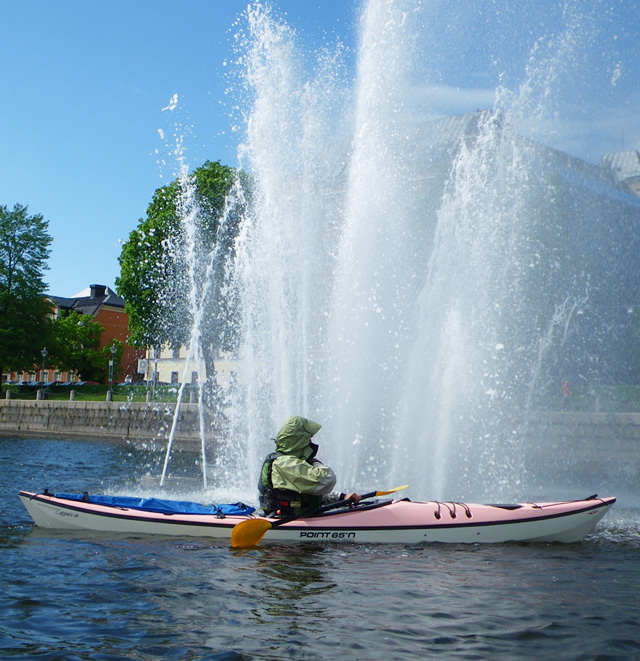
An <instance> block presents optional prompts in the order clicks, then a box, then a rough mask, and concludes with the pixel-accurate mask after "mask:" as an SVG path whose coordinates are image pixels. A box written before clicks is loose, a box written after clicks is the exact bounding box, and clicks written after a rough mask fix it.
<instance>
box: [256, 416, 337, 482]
mask: <svg viewBox="0 0 640 661" xmlns="http://www.w3.org/2000/svg"><path fill="white" fill-rule="evenodd" d="M321 428H322V425H320V424H318V423H317V422H313V421H312V420H308V419H307V418H302V417H300V416H297V415H296V416H291V417H290V418H287V420H286V421H285V423H284V424H283V425H282V427H281V429H280V431H279V432H278V435H277V436H276V452H279V453H281V455H280V456H278V457H276V458H275V459H274V460H273V463H272V465H271V483H272V485H273V488H274V489H287V490H289V491H295V492H297V493H306V494H314V495H324V494H328V493H330V492H331V490H332V489H333V487H334V486H335V484H336V476H335V473H334V472H333V471H332V470H331V468H329V466H324V465H323V464H321V463H320V462H319V461H317V460H313V463H310V460H312V459H313V457H314V455H315V453H316V451H317V446H316V445H314V444H312V443H311V438H312V436H313V435H314V434H317V433H318V431H320V429H321ZM264 470H265V468H264V467H263V471H264ZM265 477H267V476H265V475H264V474H263V475H262V480H263V484H267V483H268V481H267V480H265ZM267 479H268V478H267Z"/></svg>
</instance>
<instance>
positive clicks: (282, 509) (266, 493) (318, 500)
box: [258, 452, 322, 515]
mask: <svg viewBox="0 0 640 661" xmlns="http://www.w3.org/2000/svg"><path fill="white" fill-rule="evenodd" d="M284 454H285V453H284V452H272V453H271V454H268V455H267V456H266V458H265V460H264V462H263V463H262V469H261V470H260V478H259V479H258V491H259V492H260V507H261V508H262V509H263V511H264V513H265V514H272V513H274V512H279V513H280V514H283V515H285V514H289V515H292V514H303V513H304V512H307V511H309V510H313V509H316V508H317V507H320V506H321V505H322V496H316V495H314V494H310V493H299V492H298V491H291V490H290V489H274V487H273V482H272V480H271V471H272V469H273V462H274V461H275V460H276V459H277V458H278V457H281V456H283V455H284Z"/></svg>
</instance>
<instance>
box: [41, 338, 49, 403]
mask: <svg viewBox="0 0 640 661" xmlns="http://www.w3.org/2000/svg"><path fill="white" fill-rule="evenodd" d="M40 353H41V354H42V381H41V382H40V399H44V370H45V365H46V362H47V356H48V355H49V352H48V351H47V347H44V348H43V349H42V351H41V352H40Z"/></svg>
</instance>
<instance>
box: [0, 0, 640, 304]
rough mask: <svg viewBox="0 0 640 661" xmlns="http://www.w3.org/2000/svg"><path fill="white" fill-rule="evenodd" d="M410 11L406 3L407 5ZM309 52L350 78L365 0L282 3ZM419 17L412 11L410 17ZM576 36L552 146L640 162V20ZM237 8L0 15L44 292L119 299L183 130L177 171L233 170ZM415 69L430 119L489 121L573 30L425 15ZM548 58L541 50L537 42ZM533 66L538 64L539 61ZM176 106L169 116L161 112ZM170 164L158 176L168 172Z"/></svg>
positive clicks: (610, 14)
mask: <svg viewBox="0 0 640 661" xmlns="http://www.w3.org/2000/svg"><path fill="white" fill-rule="evenodd" d="M405 1H406V0H405ZM271 4H272V5H273V6H274V9H275V11H276V13H277V14H279V15H281V16H282V17H283V18H284V19H285V20H286V21H287V22H288V24H289V25H290V26H291V27H293V28H294V29H296V31H297V33H298V37H299V40H300V43H301V44H302V45H303V48H304V49H305V50H306V51H307V52H313V51H315V50H316V49H317V48H318V47H320V46H322V45H323V44H333V43H335V41H336V39H338V38H339V39H340V40H341V41H342V42H343V43H344V44H345V46H346V47H347V48H348V49H350V50H349V55H348V56H347V62H348V63H349V64H350V65H351V66H353V64H354V62H355V49H356V46H357V16H358V14H359V8H360V6H361V2H360V0H324V1H321V0H288V1H285V0H276V1H274V2H273V3H271ZM417 4H419V3H418V2H417V0H416V5H417ZM570 5H571V6H572V7H573V6H574V5H576V6H577V10H576V11H574V12H573V13H574V15H575V16H577V17H578V19H576V20H578V21H580V22H582V23H583V24H582V23H581V26H580V29H579V30H578V34H580V35H582V36H581V39H580V40H579V41H580V43H579V44H577V45H576V46H575V47H574V48H573V49H572V51H571V52H570V54H569V56H568V58H567V60H572V59H575V60H576V61H575V62H569V61H566V62H563V65H562V66H564V64H565V63H566V64H567V66H568V67H569V66H571V67H572V69H571V71H572V73H570V74H568V73H565V75H564V77H562V76H560V78H562V79H563V81H564V82H563V84H562V85H561V86H560V87H559V88H558V89H557V90H556V92H555V96H556V100H557V105H558V108H557V111H556V110H555V109H553V108H552V109H551V112H550V113H549V114H550V118H549V119H548V120H547V123H546V124H545V131H546V137H547V141H548V142H550V143H553V144H554V146H557V147H558V148H561V149H563V150H565V151H568V152H570V153H572V154H574V155H576V156H579V157H581V158H585V159H587V160H591V161H594V162H597V160H598V159H599V158H600V157H601V156H602V155H603V154H604V153H606V152H607V151H616V150H620V149H623V148H625V149H631V148H633V149H638V148H640V116H639V113H638V108H639V107H640V48H638V43H640V4H639V2H638V1H636V0H617V1H613V0H611V1H610V2H608V1H607V0H603V1H602V2H598V3H596V2H587V1H586V0H585V1H583V2H579V3H570ZM246 6H247V1H246V0H207V1H205V0H188V1H184V2H176V1H167V0H135V1H132V0H109V1H103V0H94V1H88V0H58V1H57V2H52V1H50V0H39V1H35V0H21V2H13V1H10V0H0V12H1V13H0V15H1V16H2V26H3V30H2V39H1V40H0V90H1V91H2V104H0V156H1V158H0V204H2V205H7V206H9V207H12V206H13V205H14V204H15V203H20V204H26V205H28V206H29V211H30V212H31V213H41V214H43V215H44V217H45V218H46V219H48V220H49V223H50V224H49V230H50V233H51V234H52V236H53V239H54V240H53V244H52V247H51V258H50V260H49V266H50V270H49V271H47V273H46V276H45V279H46V281H47V282H48V283H49V289H50V292H51V293H53V294H56V295H60V296H70V295H72V294H74V293H76V292H78V291H80V290H82V289H84V288H85V287H86V286H88V285H89V284H91V283H101V284H106V285H109V286H112V287H113V285H114V279H115V277H116V276H117V274H118V263H117V257H118V255H119V253H120V249H121V242H122V240H124V239H126V237H127V236H128V234H129V233H130V232H131V231H132V230H133V229H134V228H135V227H136V225H137V223H138V220H139V219H140V218H141V217H142V216H143V215H144V212H145V209H146V206H147V204H148V203H149V202H150V200H151V197H152V195H153V192H154V190H155V189H156V188H158V187H159V186H161V185H162V184H163V183H165V182H167V181H169V180H171V179H173V178H174V173H175V169H176V163H175V159H173V158H172V157H170V156H168V154H167V151H168V149H167V143H166V140H162V138H161V136H160V133H159V130H161V131H163V132H164V134H165V138H167V137H168V139H169V140H170V139H171V137H170V136H171V134H172V132H173V127H174V124H175V123H176V122H178V123H181V124H182V125H183V127H190V128H189V129H188V130H186V137H185V148H186V153H185V157H186V160H187V162H188V163H189V164H190V165H191V166H192V167H197V166H198V165H199V164H201V163H202V162H203V161H204V160H206V159H210V160H221V161H222V162H223V163H226V164H229V165H236V164H237V158H236V150H237V145H238V141H239V139H240V134H239V133H237V132H234V131H232V130H231V125H232V123H233V122H232V120H231V118H230V115H232V114H233V109H232V106H233V103H234V102H233V100H232V99H231V97H230V96H229V95H228V94H227V93H226V92H227V89H228V87H229V84H230V82H229V77H228V73H229V71H230V70H232V65H231V63H232V61H233V59H234V50H233V48H234V34H236V33H237V32H238V30H239V28H240V27H241V26H242V25H243V24H244V19H243V18H242V14H243V12H244V10H245V9H246ZM423 7H424V12H425V17H424V18H425V41H424V44H425V45H424V54H423V57H424V66H423V67H422V69H421V76H422V77H421V78H420V79H417V80H416V89H415V94H416V95H417V96H418V98H419V97H420V95H421V94H422V95H424V96H425V98H426V97H428V98H429V105H430V108H431V111H432V112H433V110H434V109H435V110H436V111H437V112H441V113H442V114H453V113H457V112H466V111H470V110H475V109H476V108H479V107H487V106H489V105H491V101H492V98H493V94H494V90H495V87H496V86H497V85H498V84H499V83H500V82H502V83H503V84H506V85H507V86H508V87H509V88H513V89H516V88H517V87H518V85H520V84H521V82H522V80H523V79H524V78H525V77H526V71H527V63H528V62H529V61H530V57H531V55H530V54H531V51H532V48H533V47H534V44H535V43H536V41H539V40H540V39H543V40H544V39H552V36H551V37H550V35H554V34H555V33H556V31H558V29H559V27H560V26H561V25H563V24H564V22H566V21H567V18H566V12H564V13H563V3H560V2H555V1H554V2H551V1H548V0H540V1H535V2H534V1H533V0H522V1H521V2H509V1H507V0H501V1H499V0H495V1H494V0H479V1H477V2H457V3H456V2H446V3H445V2H442V3H439V2H426V1H425V2H424V3H423ZM544 43H548V41H547V42H544ZM536 53H537V55H536V57H544V56H545V49H544V48H538V49H537V50H536ZM174 94H178V95H179V107H178V108H177V110H176V111H173V112H167V111H163V108H166V107H167V106H168V105H169V101H170V99H171V98H172V96H173V95H174ZM163 161H164V163H163Z"/></svg>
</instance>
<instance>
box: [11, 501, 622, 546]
mask: <svg viewBox="0 0 640 661" xmlns="http://www.w3.org/2000/svg"><path fill="white" fill-rule="evenodd" d="M19 496H20V500H21V501H22V503H23V504H24V506H25V507H26V508H27V511H28V512H29V514H30V515H31V518H32V519H33V521H34V522H35V524H36V525H37V526H41V527H43V528H50V529H59V530H75V531H82V530H94V531H103V532H115V533H126V534H132V535H171V536H174V537H208V538H213V539H219V540H229V539H230V537H231V531H232V530H233V528H234V526H235V525H236V524H238V523H240V522H242V521H246V520H247V518H256V517H255V515H254V514H253V510H252V508H247V507H245V506H244V505H242V504H236V505H199V504H197V503H190V502H184V501H171V500H159V499H155V498H152V499H138V498H133V497H126V498H122V497H116V496H89V495H88V494H86V493H85V494H60V493H58V494H50V493H48V492H46V491H45V493H42V494H36V493H31V492H28V491H21V492H20V494H19ZM615 502H616V499H615V498H612V497H609V498H598V497H597V496H595V495H594V496H590V497H589V498H586V499H585V500H574V501H565V502H552V503H517V504H512V505H501V504H497V505H476V504H472V503H454V502H437V501H429V502H412V501H409V500H386V501H377V502H376V501H364V502H362V503H360V504H359V505H358V506H357V507H353V508H343V509H337V510H333V511H331V512H325V513H323V514H322V515H318V516H307V517H304V518H297V519H295V520H294V521H291V522H289V523H283V524H280V522H279V521H280V520H279V519H268V520H269V521H272V522H274V523H275V522H278V524H277V525H276V526H274V527H272V528H271V529H269V530H268V531H267V533H266V535H265V537H264V539H265V541H273V542H315V543H318V542H360V543H397V544H415V543H420V542H442V543H452V544H475V543H482V544H487V543H493V544H495V543H504V542H578V541H580V540H581V539H583V538H584V537H585V536H586V535H588V534H589V533H591V532H592V531H593V529H594V528H595V526H596V524H597V523H598V521H600V519H601V518H602V517H603V516H604V515H605V514H606V513H607V512H608V511H609V510H610V509H611V507H612V506H613V504H614V503H615ZM257 518H261V517H257Z"/></svg>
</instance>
